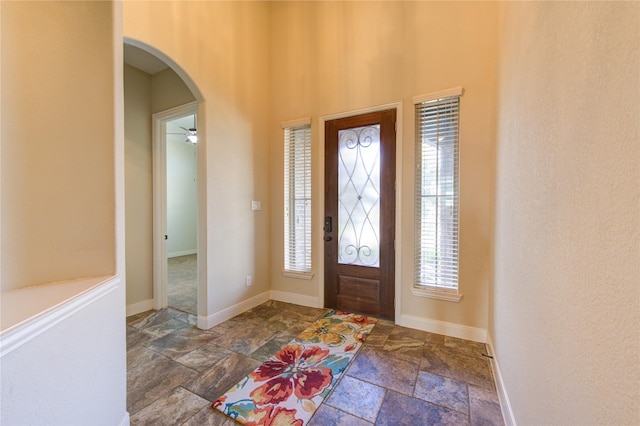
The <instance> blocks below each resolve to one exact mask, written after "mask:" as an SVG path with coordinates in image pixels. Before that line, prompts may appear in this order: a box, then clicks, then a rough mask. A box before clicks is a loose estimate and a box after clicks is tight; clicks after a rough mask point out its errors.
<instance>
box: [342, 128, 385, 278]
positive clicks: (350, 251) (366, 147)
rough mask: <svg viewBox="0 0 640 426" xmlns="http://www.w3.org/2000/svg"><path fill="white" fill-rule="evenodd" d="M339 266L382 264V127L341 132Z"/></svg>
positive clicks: (375, 265) (372, 265)
mask: <svg viewBox="0 0 640 426" xmlns="http://www.w3.org/2000/svg"><path fill="white" fill-rule="evenodd" d="M338 156H339V161H338V263H340V264H347V265H361V266H370V267H378V266H379V265H380V125H379V124H376V125H373V126H365V127H356V128H352V129H345V130H340V131H339V132H338Z"/></svg>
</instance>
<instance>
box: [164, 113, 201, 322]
mask: <svg viewBox="0 0 640 426" xmlns="http://www.w3.org/2000/svg"><path fill="white" fill-rule="evenodd" d="M196 118H197V115H196V114H195V112H194V113H193V114H189V115H186V116H184V117H178V118H175V119H170V120H168V121H166V123H165V126H166V132H165V135H166V137H165V139H166V171H167V173H166V182H167V186H166V188H167V196H166V200H167V203H166V205H167V215H166V217H167V234H166V235H167V239H166V244H167V304H168V306H169V307H170V308H174V309H177V310H180V311H183V312H187V313H189V314H192V315H197V307H198V287H197V270H198V239H197V235H198V234H197V217H198V215H197V208H198V203H197V197H198V191H197V142H198V132H197V125H196Z"/></svg>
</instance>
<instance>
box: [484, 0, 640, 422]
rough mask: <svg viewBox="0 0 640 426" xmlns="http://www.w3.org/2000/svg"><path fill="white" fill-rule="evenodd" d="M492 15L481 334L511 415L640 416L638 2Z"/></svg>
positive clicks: (512, 9) (532, 418)
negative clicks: (487, 313)
mask: <svg viewBox="0 0 640 426" xmlns="http://www.w3.org/2000/svg"><path fill="white" fill-rule="evenodd" d="M503 7H504V10H503V12H504V13H503V15H502V25H501V28H502V36H501V50H500V57H501V64H500V85H499V93H500V97H499V103H498V105H499V115H498V123H499V131H498V134H499V136H498V148H497V152H498V154H497V189H496V198H497V203H496V248H495V259H496V261H495V265H496V266H495V277H496V279H495V288H494V300H493V303H494V313H493V316H492V321H491V324H492V325H491V333H492V335H493V339H494V342H495V347H496V351H497V358H498V362H499V364H500V368H501V371H502V375H503V377H504V381H505V384H506V388H507V391H508V395H509V398H510V400H511V406H512V409H513V413H514V416H515V420H516V421H517V423H518V424H521V425H527V424H582V425H586V424H638V423H640V414H639V411H638V409H639V408H638V407H639V406H640V404H639V401H640V370H639V369H640V363H639V362H638V360H639V358H640V341H639V332H638V324H640V317H639V313H640V304H639V292H640V284H639V283H640V265H639V259H640V256H639V255H640V253H639V250H640V239H639V231H640V229H639V228H640V209H639V189H638V184H639V182H640V164H639V162H640V141H639V139H640V134H639V123H640V113H639V105H640V103H639V102H638V99H639V95H640V86H639V78H640V74H639V70H640V60H639V58H640V51H639V48H640V32H639V30H638V28H640V4H638V3H637V2H636V3H622V2H602V3H586V2H579V3H546V2H545V3H509V4H505V5H504V6H503Z"/></svg>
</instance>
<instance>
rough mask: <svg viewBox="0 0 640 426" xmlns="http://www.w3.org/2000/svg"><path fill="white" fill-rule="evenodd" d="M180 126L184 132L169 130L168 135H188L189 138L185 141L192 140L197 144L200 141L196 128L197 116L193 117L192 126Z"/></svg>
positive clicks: (191, 141)
mask: <svg viewBox="0 0 640 426" xmlns="http://www.w3.org/2000/svg"><path fill="white" fill-rule="evenodd" d="M178 127H180V128H181V129H182V130H184V133H171V132H167V135H184V136H186V137H187V139H186V140H185V142H190V143H192V144H194V145H195V144H197V143H198V130H196V117H195V116H194V117H193V127H190V128H188V129H187V128H186V127H182V126H178Z"/></svg>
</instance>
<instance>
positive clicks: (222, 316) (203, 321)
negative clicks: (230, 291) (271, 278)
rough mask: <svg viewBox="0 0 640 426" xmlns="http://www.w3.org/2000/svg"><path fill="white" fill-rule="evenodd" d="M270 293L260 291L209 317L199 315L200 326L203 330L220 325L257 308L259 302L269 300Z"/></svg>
mask: <svg viewBox="0 0 640 426" xmlns="http://www.w3.org/2000/svg"><path fill="white" fill-rule="evenodd" d="M269 293H270V292H269V291H265V292H264V293H260V294H259V295H257V296H253V297H252V298H250V299H247V300H244V301H242V302H240V303H237V304H235V305H233V306H230V307H228V308H226V309H223V310H221V311H219V312H216V313H215V314H211V315H209V316H208V317H204V316H198V328H199V329H201V330H208V329H210V328H211V327H213V326H214V325H218V324H220V323H221V322H224V321H226V320H228V319H231V318H233V317H235V316H236V315H239V314H241V313H243V312H244V311H248V310H249V309H252V308H255V307H256V306H258V305H259V304H261V303H264V302H266V301H267V300H269V297H270V294H269Z"/></svg>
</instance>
